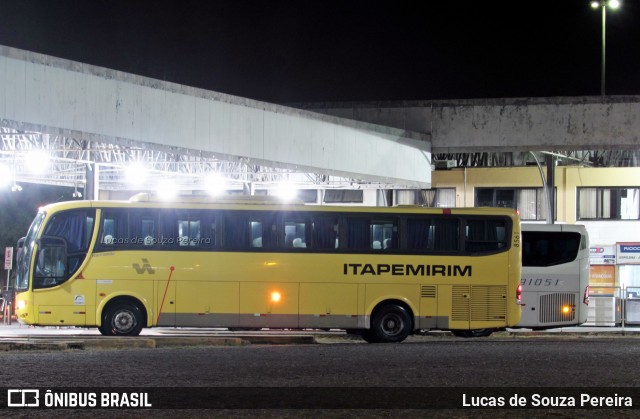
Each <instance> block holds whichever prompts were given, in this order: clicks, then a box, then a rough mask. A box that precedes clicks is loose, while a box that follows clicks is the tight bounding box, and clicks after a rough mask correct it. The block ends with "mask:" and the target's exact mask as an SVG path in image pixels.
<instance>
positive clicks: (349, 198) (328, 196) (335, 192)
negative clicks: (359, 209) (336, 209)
mask: <svg viewBox="0 0 640 419" xmlns="http://www.w3.org/2000/svg"><path fill="white" fill-rule="evenodd" d="M324 202H325V203H327V204H340V203H354V204H362V202H364V193H363V192H362V190H349V189H327V190H326V191H324Z"/></svg>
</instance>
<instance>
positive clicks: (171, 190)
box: [156, 179, 178, 201]
mask: <svg viewBox="0 0 640 419" xmlns="http://www.w3.org/2000/svg"><path fill="white" fill-rule="evenodd" d="M156 192H157V194H158V197H159V198H160V199H162V200H163V201H171V200H173V199H174V198H175V197H176V196H177V195H178V184H177V183H176V182H175V181H174V180H172V179H167V180H163V181H162V182H160V183H159V184H158V187H157V188H156Z"/></svg>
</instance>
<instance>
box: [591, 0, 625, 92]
mask: <svg viewBox="0 0 640 419" xmlns="http://www.w3.org/2000/svg"><path fill="white" fill-rule="evenodd" d="M591 7H592V8H594V9H597V8H600V9H601V10H602V67H601V70H600V77H601V78H600V94H601V95H602V96H604V74H605V63H606V59H605V57H606V42H605V40H606V37H605V33H606V29H607V7H609V8H611V9H612V10H613V9H617V8H618V7H620V2H619V1H618V0H600V1H592V2H591Z"/></svg>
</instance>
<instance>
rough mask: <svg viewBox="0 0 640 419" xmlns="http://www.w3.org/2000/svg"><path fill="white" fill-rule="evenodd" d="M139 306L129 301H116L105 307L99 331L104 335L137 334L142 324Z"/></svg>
mask: <svg viewBox="0 0 640 419" xmlns="http://www.w3.org/2000/svg"><path fill="white" fill-rule="evenodd" d="M143 321H144V317H143V316H142V310H141V309H140V306H139V305H137V304H135V303H132V302H130V301H118V302H116V303H114V304H111V305H109V306H108V307H107V309H106V311H105V314H104V316H103V318H102V325H101V326H100V327H99V329H100V333H102V334H103V335H104V336H138V335H139V334H140V332H141V331H142V327H143V326H144V323H143Z"/></svg>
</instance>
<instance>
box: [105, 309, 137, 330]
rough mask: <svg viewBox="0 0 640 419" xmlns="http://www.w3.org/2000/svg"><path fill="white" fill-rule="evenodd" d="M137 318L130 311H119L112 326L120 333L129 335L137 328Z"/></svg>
mask: <svg viewBox="0 0 640 419" xmlns="http://www.w3.org/2000/svg"><path fill="white" fill-rule="evenodd" d="M136 324H137V322H136V316H135V315H134V314H133V313H132V312H131V311H129V310H122V311H118V312H117V313H116V315H115V316H113V321H112V322H111V325H112V326H113V328H114V330H116V331H117V332H118V333H128V332H129V331H131V330H133V328H134V327H136Z"/></svg>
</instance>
